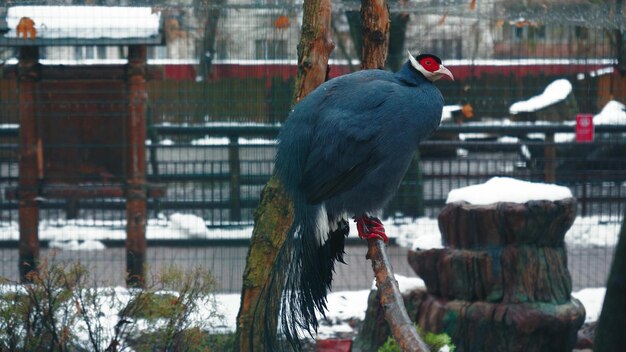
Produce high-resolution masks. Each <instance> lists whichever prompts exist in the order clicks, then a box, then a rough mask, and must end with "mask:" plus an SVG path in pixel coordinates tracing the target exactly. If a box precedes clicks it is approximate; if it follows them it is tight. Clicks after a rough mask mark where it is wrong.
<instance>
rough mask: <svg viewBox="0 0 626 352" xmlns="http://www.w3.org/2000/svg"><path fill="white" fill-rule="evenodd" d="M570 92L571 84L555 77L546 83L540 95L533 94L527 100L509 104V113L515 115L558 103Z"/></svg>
mask: <svg viewBox="0 0 626 352" xmlns="http://www.w3.org/2000/svg"><path fill="white" fill-rule="evenodd" d="M571 92H572V84H571V83H570V82H569V81H568V80H566V79H557V80H556V81H554V82H552V83H550V84H548V86H547V87H546V89H545V90H544V91H543V93H541V94H540V95H537V96H534V97H532V98H530V99H528V100H524V101H518V102H517V103H515V104H513V105H511V107H510V108H509V113H511V114H512V115H516V114H519V113H523V112H534V111H537V110H540V109H543V108H545V107H548V106H550V105H553V104H555V103H558V102H560V101H562V100H564V99H565V98H567V96H568V95H569V94H570V93H571Z"/></svg>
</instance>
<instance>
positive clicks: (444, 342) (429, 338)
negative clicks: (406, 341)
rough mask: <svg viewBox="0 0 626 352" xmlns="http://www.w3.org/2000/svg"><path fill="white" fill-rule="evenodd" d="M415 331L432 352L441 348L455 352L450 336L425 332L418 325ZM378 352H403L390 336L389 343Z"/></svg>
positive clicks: (386, 342)
mask: <svg viewBox="0 0 626 352" xmlns="http://www.w3.org/2000/svg"><path fill="white" fill-rule="evenodd" d="M415 329H416V330H417V333H418V334H419V335H420V336H421V337H422V339H424V342H425V343H426V344H427V345H428V347H429V348H430V350H431V351H433V352H437V351H439V350H440V349H441V348H443V347H445V346H447V347H448V351H449V352H454V350H455V348H456V347H455V346H454V344H453V343H452V339H450V336H448V334H446V333H441V334H435V333H432V332H430V331H424V330H423V329H422V328H420V327H419V326H418V325H415ZM378 352H401V351H400V345H398V342H397V341H396V339H394V338H393V337H392V336H389V337H388V338H387V341H385V344H384V345H382V346H381V347H380V348H379V349H378Z"/></svg>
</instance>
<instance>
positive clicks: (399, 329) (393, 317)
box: [367, 239, 430, 352]
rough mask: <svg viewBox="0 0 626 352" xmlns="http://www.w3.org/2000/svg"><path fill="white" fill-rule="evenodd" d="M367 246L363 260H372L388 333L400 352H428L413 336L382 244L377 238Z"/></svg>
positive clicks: (410, 323) (416, 334)
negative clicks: (393, 338)
mask: <svg viewBox="0 0 626 352" xmlns="http://www.w3.org/2000/svg"><path fill="white" fill-rule="evenodd" d="M367 245H368V249H367V258H368V259H370V260H371V261H372V269H373V270H374V275H375V276H376V287H378V297H379V299H380V305H381V306H382V307H383V311H384V313H385V320H386V321H387V323H388V324H389V327H390V328H391V334H392V335H393V336H394V337H395V339H396V341H397V342H398V344H399V345H400V348H401V349H402V351H411V352H413V351H414V352H429V351H430V350H429V348H428V346H426V343H424V341H423V340H422V338H421V337H420V336H419V334H418V333H417V330H416V329H415V326H414V325H413V322H412V321H411V319H409V315H408V313H407V311H406V308H405V307H404V300H403V299H402V295H401V294H400V288H399V287H398V282H397V281H396V278H395V276H394V273H393V268H392V266H391V263H390V262H389V258H388V257H387V252H385V243H384V242H383V241H382V240H381V239H369V240H367Z"/></svg>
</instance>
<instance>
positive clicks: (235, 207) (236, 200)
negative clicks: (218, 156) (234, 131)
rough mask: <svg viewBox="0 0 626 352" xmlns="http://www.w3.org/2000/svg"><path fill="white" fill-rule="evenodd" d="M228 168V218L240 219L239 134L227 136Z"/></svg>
mask: <svg viewBox="0 0 626 352" xmlns="http://www.w3.org/2000/svg"><path fill="white" fill-rule="evenodd" d="M228 140H229V142H228V163H229V168H230V220H231V221H241V187H240V186H241V167H240V164H239V136H237V135H231V136H229V137H228Z"/></svg>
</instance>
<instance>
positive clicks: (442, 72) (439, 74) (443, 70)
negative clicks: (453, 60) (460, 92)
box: [434, 65, 454, 81]
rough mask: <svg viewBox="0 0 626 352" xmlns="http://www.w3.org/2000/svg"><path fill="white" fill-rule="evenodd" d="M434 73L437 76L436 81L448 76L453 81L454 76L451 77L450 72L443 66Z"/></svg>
mask: <svg viewBox="0 0 626 352" xmlns="http://www.w3.org/2000/svg"><path fill="white" fill-rule="evenodd" d="M434 73H435V74H437V79H439V78H441V77H443V76H448V77H450V79H451V80H453V81H454V76H453V75H452V72H450V70H448V69H447V68H446V67H445V66H444V65H439V69H438V70H437V71H435V72H434Z"/></svg>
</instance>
